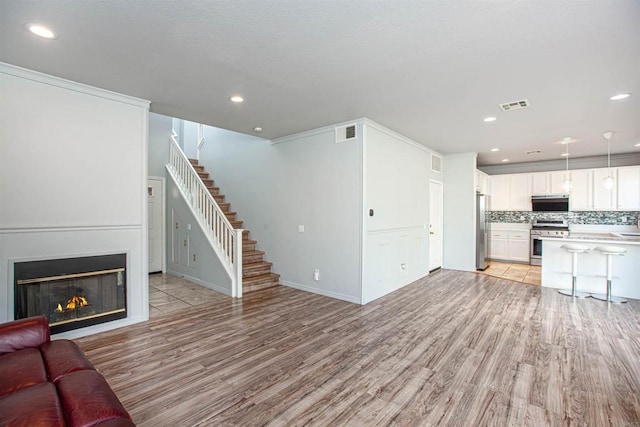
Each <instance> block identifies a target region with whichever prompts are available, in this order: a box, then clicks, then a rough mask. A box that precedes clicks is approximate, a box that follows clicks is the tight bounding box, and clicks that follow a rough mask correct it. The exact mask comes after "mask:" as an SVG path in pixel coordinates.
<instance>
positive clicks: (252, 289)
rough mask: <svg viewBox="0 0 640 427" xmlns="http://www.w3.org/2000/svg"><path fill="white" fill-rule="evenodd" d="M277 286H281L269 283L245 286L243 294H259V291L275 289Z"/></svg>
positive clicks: (277, 283)
mask: <svg viewBox="0 0 640 427" xmlns="http://www.w3.org/2000/svg"><path fill="white" fill-rule="evenodd" d="M276 286H280V283H279V282H277V281H276V282H269V283H260V284H257V285H248V286H243V287H242V294H243V295H244V294H249V293H252V292H257V291H261V290H263V289H269V288H273V287H276Z"/></svg>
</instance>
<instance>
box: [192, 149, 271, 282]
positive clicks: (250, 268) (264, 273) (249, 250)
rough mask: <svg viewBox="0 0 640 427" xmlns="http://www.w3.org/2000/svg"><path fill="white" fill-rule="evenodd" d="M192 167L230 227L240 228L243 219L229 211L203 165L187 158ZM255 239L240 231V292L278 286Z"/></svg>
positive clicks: (218, 189) (247, 232)
mask: <svg viewBox="0 0 640 427" xmlns="http://www.w3.org/2000/svg"><path fill="white" fill-rule="evenodd" d="M189 162H191V164H192V165H193V168H194V169H195V170H196V172H197V173H198V176H199V177H200V180H201V181H202V183H203V184H204V185H205V186H206V188H207V190H208V191H209V193H210V194H211V196H212V197H213V199H214V200H215V201H216V203H217V204H218V207H219V208H220V209H221V210H222V212H223V213H224V214H225V216H226V217H227V219H228V220H229V222H230V223H231V225H232V227H233V228H235V229H239V228H242V225H243V224H244V222H243V221H240V220H237V219H235V218H236V216H237V214H238V213H237V212H233V211H231V203H230V202H225V201H224V199H225V196H224V194H220V187H217V186H215V185H214V180H213V179H212V178H209V176H210V174H209V173H208V172H206V171H205V167H204V166H203V165H199V164H198V160H196V159H189ZM257 244H258V242H257V241H255V240H252V239H249V230H246V229H244V230H243V232H242V292H243V293H248V292H255V291H258V290H262V289H267V288H271V287H274V286H280V283H279V281H280V275H279V274H276V273H272V272H271V268H272V266H273V263H271V262H268V261H264V260H263V257H264V255H265V252H264V251H260V250H257V249H256V245H257Z"/></svg>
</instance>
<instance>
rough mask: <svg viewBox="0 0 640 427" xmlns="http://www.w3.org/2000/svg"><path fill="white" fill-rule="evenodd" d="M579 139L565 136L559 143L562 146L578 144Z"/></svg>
mask: <svg viewBox="0 0 640 427" xmlns="http://www.w3.org/2000/svg"><path fill="white" fill-rule="evenodd" d="M576 141H577V139H575V138H572V137H570V136H565V137H564V138H562V140H561V141H558V144H562V145H567V144H571V143H573V142H576Z"/></svg>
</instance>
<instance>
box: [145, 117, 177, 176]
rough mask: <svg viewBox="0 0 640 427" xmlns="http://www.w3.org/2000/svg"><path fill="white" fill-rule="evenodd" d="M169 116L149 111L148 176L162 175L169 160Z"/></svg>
mask: <svg viewBox="0 0 640 427" xmlns="http://www.w3.org/2000/svg"><path fill="white" fill-rule="evenodd" d="M171 122H172V119H171V117H167V116H163V115H161V114H155V113H149V149H148V159H149V176H159V177H164V176H165V174H166V168H165V165H166V164H167V163H168V162H169V137H170V136H171Z"/></svg>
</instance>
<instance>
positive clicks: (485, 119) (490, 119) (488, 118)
mask: <svg viewBox="0 0 640 427" xmlns="http://www.w3.org/2000/svg"><path fill="white" fill-rule="evenodd" d="M482 121H483V122H495V121H496V118H495V117H485V118H484V119H482Z"/></svg>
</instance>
